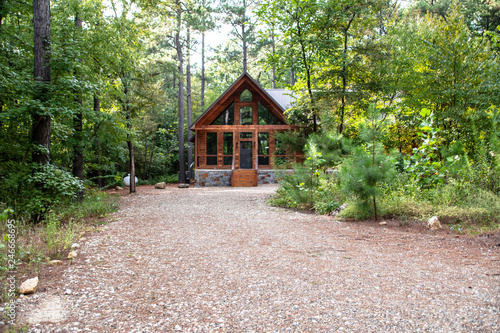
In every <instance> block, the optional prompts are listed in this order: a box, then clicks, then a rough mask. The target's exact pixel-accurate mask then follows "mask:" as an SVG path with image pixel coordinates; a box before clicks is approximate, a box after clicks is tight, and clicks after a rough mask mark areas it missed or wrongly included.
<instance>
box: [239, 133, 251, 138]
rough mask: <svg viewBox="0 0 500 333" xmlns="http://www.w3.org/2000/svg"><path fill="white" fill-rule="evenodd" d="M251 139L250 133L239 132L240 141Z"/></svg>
mask: <svg viewBox="0 0 500 333" xmlns="http://www.w3.org/2000/svg"><path fill="white" fill-rule="evenodd" d="M251 138H252V132H241V133H240V139H251Z"/></svg>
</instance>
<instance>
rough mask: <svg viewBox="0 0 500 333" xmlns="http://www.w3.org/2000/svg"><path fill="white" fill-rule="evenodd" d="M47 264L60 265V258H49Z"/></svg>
mask: <svg viewBox="0 0 500 333" xmlns="http://www.w3.org/2000/svg"><path fill="white" fill-rule="evenodd" d="M48 264H49V265H60V264H62V260H51V261H49V262H48Z"/></svg>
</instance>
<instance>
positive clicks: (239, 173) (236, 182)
mask: <svg viewBox="0 0 500 333" xmlns="http://www.w3.org/2000/svg"><path fill="white" fill-rule="evenodd" d="M231 185H232V186H234V187H250V186H257V170H233V175H232V177H231Z"/></svg>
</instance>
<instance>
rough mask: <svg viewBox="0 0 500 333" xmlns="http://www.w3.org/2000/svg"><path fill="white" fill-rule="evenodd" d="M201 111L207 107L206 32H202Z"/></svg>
mask: <svg viewBox="0 0 500 333" xmlns="http://www.w3.org/2000/svg"><path fill="white" fill-rule="evenodd" d="M200 106H201V111H203V108H204V107H205V31H202V32H201V94H200Z"/></svg>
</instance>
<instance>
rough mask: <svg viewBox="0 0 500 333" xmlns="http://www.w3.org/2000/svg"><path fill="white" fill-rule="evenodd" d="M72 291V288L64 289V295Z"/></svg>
mask: <svg viewBox="0 0 500 333" xmlns="http://www.w3.org/2000/svg"><path fill="white" fill-rule="evenodd" d="M71 292H72V291H71V289H66V290H65V291H64V295H71Z"/></svg>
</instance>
